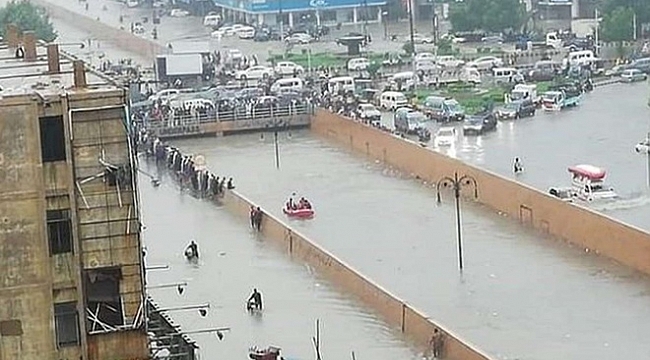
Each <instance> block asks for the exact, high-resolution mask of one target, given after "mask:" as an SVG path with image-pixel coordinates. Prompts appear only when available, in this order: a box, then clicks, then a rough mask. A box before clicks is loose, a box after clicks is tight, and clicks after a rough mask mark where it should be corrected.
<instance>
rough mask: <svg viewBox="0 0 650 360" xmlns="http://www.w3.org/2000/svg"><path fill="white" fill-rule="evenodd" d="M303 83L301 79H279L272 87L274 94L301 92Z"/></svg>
mask: <svg viewBox="0 0 650 360" xmlns="http://www.w3.org/2000/svg"><path fill="white" fill-rule="evenodd" d="M302 88H303V82H302V79H301V78H286V79H279V80H278V81H276V82H274V83H273V85H271V92H272V93H283V92H287V91H295V92H301V91H302Z"/></svg>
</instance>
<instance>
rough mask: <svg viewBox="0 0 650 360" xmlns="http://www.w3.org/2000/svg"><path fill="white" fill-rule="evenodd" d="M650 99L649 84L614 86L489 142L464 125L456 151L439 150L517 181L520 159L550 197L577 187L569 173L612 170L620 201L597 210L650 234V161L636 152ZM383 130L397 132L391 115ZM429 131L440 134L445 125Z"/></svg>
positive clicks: (527, 179)
mask: <svg viewBox="0 0 650 360" xmlns="http://www.w3.org/2000/svg"><path fill="white" fill-rule="evenodd" d="M648 96H650V88H649V87H648V84H647V83H646V82H642V83H635V84H615V85H606V86H603V87H599V88H596V89H595V90H594V91H593V92H592V93H589V94H585V95H584V96H583V102H582V104H581V105H580V106H578V107H577V108H575V109H570V110H565V111H562V112H559V113H554V112H551V113H547V112H544V111H542V110H538V111H537V115H536V116H535V117H531V118H522V119H519V120H512V121H500V122H499V124H498V126H497V130H496V132H490V133H487V134H485V135H483V136H463V135H462V124H456V125H455V126H457V127H458V132H459V133H460V135H459V140H458V141H457V142H456V144H455V145H454V146H452V147H450V148H443V149H436V150H438V151H441V152H442V153H444V154H447V155H449V156H452V157H457V158H459V159H462V160H465V161H467V162H470V163H473V164H476V165H478V166H480V167H483V168H487V169H489V170H492V171H495V172H497V173H499V174H502V175H504V176H506V177H514V175H513V173H512V166H513V160H514V158H515V157H519V158H520V159H521V160H522V162H523V165H524V168H525V172H524V173H523V174H522V175H520V176H517V180H518V181H521V182H524V183H526V184H529V185H532V186H534V187H536V188H538V189H540V190H542V191H547V190H548V188H550V187H553V186H554V187H564V186H570V184H571V177H570V174H569V172H568V171H567V168H568V167H569V166H573V165H578V164H592V165H595V166H598V167H602V168H605V169H606V170H607V172H608V174H607V179H606V181H607V183H608V184H610V186H612V187H613V188H614V189H615V190H616V192H617V193H618V194H619V196H620V198H619V199H618V200H616V201H614V202H613V203H608V204H594V205H593V206H591V207H592V208H593V209H595V210H599V211H602V212H603V213H604V214H606V215H609V216H612V217H614V218H616V219H620V220H622V221H624V222H627V223H630V224H632V225H635V226H638V227H640V228H642V229H644V230H646V231H648V230H650V216H648V214H649V213H650V192H649V191H648V189H649V185H648V184H649V180H648V176H649V175H648V166H649V165H648V164H649V159H648V156H647V155H645V154H638V153H636V152H635V151H634V146H635V145H636V144H637V143H638V142H639V141H641V140H643V139H644V138H645V136H646V134H647V133H648V131H649V130H650V109H649V108H648V106H647V102H648ZM383 123H384V124H385V125H387V126H390V127H392V126H393V114H389V113H386V114H384V116H383ZM429 126H430V127H431V129H432V134H435V130H436V129H437V128H438V126H439V125H437V124H435V123H430V124H429ZM446 126H447V125H446ZM431 146H432V147H433V141H432V142H431Z"/></svg>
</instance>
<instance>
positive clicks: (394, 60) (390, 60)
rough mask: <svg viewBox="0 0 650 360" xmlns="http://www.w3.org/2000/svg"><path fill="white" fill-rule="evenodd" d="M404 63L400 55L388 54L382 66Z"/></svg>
mask: <svg viewBox="0 0 650 360" xmlns="http://www.w3.org/2000/svg"><path fill="white" fill-rule="evenodd" d="M403 63H404V60H403V59H402V57H401V56H400V54H396V53H388V54H386V55H385V56H384V60H382V62H381V65H382V66H396V65H402V64H403Z"/></svg>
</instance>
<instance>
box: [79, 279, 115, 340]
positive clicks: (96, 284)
mask: <svg viewBox="0 0 650 360" xmlns="http://www.w3.org/2000/svg"><path fill="white" fill-rule="evenodd" d="M85 273H86V301H87V303H88V306H87V308H88V312H89V314H88V331H89V332H97V331H115V330H117V327H118V326H120V325H124V314H123V312H122V298H121V297H120V280H121V279H122V271H121V270H120V269H119V268H114V267H112V268H101V269H92V270H86V272H85Z"/></svg>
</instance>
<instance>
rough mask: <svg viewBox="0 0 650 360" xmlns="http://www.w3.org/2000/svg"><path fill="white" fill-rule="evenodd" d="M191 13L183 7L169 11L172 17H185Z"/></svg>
mask: <svg viewBox="0 0 650 360" xmlns="http://www.w3.org/2000/svg"><path fill="white" fill-rule="evenodd" d="M189 14H190V12H189V11H187V10H183V9H172V11H170V12H169V16H171V17H185V16H187V15H189Z"/></svg>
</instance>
